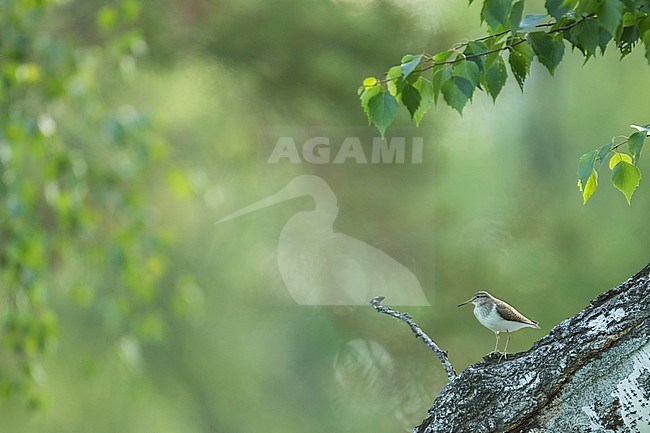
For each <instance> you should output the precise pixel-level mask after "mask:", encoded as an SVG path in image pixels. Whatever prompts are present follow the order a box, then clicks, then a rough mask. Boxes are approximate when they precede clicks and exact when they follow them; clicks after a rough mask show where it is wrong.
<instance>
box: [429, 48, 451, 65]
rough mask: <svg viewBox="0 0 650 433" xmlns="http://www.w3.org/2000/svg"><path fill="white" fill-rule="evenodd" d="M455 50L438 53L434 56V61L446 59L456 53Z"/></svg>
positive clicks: (438, 61)
mask: <svg viewBox="0 0 650 433" xmlns="http://www.w3.org/2000/svg"><path fill="white" fill-rule="evenodd" d="M454 53H455V51H454V50H449V51H443V52H441V53H438V54H436V55H435V56H433V61H434V62H436V63H442V62H444V61H446V60H447V59H448V58H449V57H451V55H452V54H454Z"/></svg>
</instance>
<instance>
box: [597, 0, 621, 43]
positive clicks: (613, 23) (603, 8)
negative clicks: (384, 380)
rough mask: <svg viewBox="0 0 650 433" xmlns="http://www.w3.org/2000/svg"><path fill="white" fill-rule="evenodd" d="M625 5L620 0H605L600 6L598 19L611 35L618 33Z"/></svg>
mask: <svg viewBox="0 0 650 433" xmlns="http://www.w3.org/2000/svg"><path fill="white" fill-rule="evenodd" d="M622 8H623V5H622V4H621V2H620V1H619V0H603V2H602V3H601V4H600V7H599V8H598V21H599V22H600V25H601V26H603V28H604V29H605V30H607V31H608V32H609V34H610V35H615V34H616V29H618V26H619V24H620V23H621V17H622V16H623V11H622Z"/></svg>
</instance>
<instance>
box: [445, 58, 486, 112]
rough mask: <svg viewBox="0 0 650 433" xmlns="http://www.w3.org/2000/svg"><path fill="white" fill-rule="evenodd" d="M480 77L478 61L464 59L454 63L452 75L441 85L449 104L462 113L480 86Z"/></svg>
mask: <svg viewBox="0 0 650 433" xmlns="http://www.w3.org/2000/svg"><path fill="white" fill-rule="evenodd" d="M479 78H480V73H479V69H478V66H477V65H476V63H474V62H470V61H463V62H460V63H457V64H456V65H454V67H453V72H452V77H451V78H450V79H448V80H446V81H445V82H444V83H442V86H441V91H442V94H443V96H444V97H445V101H446V102H447V104H449V106H450V107H452V108H454V109H455V110H457V111H458V112H459V113H461V114H462V112H463V107H465V104H467V101H468V100H469V99H471V97H472V95H473V94H474V89H475V88H476V86H478V83H479Z"/></svg>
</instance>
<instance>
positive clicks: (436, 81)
mask: <svg viewBox="0 0 650 433" xmlns="http://www.w3.org/2000/svg"><path fill="white" fill-rule="evenodd" d="M451 75H452V69H451V66H450V65H442V66H436V67H435V68H433V74H432V75H431V84H432V86H433V98H434V101H435V102H436V104H437V103H438V95H439V94H440V89H442V85H443V84H444V83H445V82H447V81H448V80H450V79H451Z"/></svg>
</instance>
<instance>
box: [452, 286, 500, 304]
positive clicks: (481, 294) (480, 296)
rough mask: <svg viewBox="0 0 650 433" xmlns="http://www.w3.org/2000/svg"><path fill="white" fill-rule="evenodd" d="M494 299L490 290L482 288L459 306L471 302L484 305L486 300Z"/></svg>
mask: <svg viewBox="0 0 650 433" xmlns="http://www.w3.org/2000/svg"><path fill="white" fill-rule="evenodd" d="M492 299H494V298H493V297H492V295H490V294H489V293H488V292H485V291H483V290H480V291H478V292H476V293H475V294H474V296H472V297H471V298H470V299H468V300H467V301H465V302H463V303H461V304H458V306H459V307H462V306H463V305H467V304H470V303H471V304H474V305H482V304H484V303H485V302H488V301H491V300H492Z"/></svg>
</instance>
